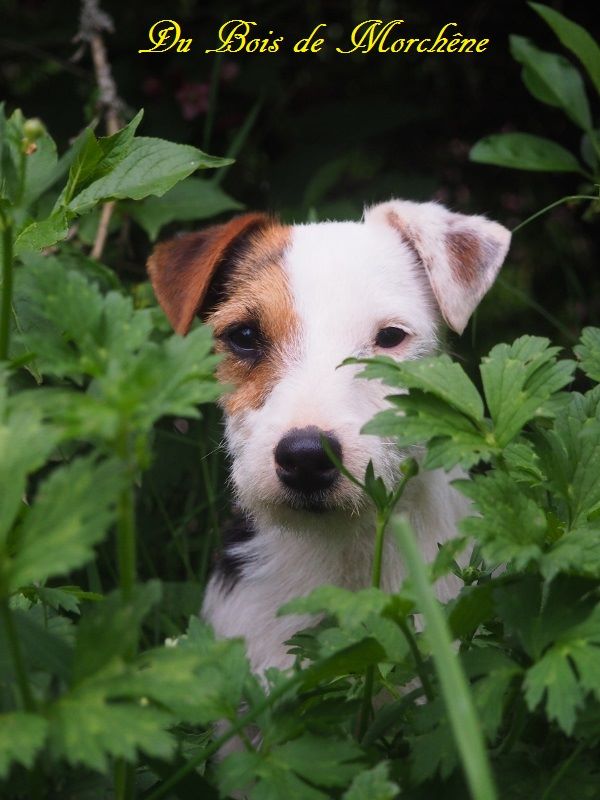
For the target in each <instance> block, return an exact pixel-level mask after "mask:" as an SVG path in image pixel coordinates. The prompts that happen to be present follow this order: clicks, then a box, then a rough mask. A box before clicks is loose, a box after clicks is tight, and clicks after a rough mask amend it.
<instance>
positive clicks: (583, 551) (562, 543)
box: [540, 528, 600, 581]
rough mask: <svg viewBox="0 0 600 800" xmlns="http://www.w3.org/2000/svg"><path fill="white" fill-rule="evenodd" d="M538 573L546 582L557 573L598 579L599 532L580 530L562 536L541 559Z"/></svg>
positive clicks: (599, 574)
mask: <svg viewBox="0 0 600 800" xmlns="http://www.w3.org/2000/svg"><path fill="white" fill-rule="evenodd" d="M540 572H541V573H542V575H543V576H544V578H546V580H548V581H550V580H552V579H553V578H554V577H555V576H556V575H558V574H559V572H563V573H565V574H567V575H582V576H586V577H590V578H600V530H599V529H598V528H580V529H578V530H574V531H568V532H567V533H565V534H563V536H562V537H561V538H560V539H559V540H558V542H557V543H556V544H555V545H554V546H553V547H552V549H551V550H550V551H549V552H547V553H545V554H544V556H543V557H542V559H541V562H540Z"/></svg>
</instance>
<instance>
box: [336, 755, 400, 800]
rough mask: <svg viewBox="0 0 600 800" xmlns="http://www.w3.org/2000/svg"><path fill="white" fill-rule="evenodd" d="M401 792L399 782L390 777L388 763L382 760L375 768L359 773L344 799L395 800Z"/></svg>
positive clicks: (343, 796) (345, 793)
mask: <svg viewBox="0 0 600 800" xmlns="http://www.w3.org/2000/svg"><path fill="white" fill-rule="evenodd" d="M399 793H400V787H399V786H398V784H397V783H394V782H393V781H391V780H390V779H389V766H388V764H387V763H386V762H385V761H382V762H380V763H379V764H377V766H376V767H373V769H369V770H366V771H365V772H361V773H359V774H358V775H357V776H356V777H355V778H354V780H353V781H352V783H351V784H350V788H349V789H348V790H347V791H346V792H344V794H343V795H342V800H394V798H395V797H397V796H398V795H399Z"/></svg>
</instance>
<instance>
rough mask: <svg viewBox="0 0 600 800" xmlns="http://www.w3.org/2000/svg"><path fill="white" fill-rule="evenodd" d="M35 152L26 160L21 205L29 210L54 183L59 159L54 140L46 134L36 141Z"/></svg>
mask: <svg viewBox="0 0 600 800" xmlns="http://www.w3.org/2000/svg"><path fill="white" fill-rule="evenodd" d="M35 148H36V149H35V151H34V152H33V153H31V154H29V155H26V156H25V158H24V162H25V163H24V166H25V175H24V179H23V195H22V199H21V202H20V205H21V206H22V207H23V208H29V206H31V205H32V203H34V202H35V201H36V200H37V199H38V197H40V195H42V194H43V193H44V192H45V191H46V189H47V188H48V187H49V186H51V184H52V183H53V181H54V175H55V172H56V165H57V162H58V158H57V155H56V145H55V143H54V140H53V139H52V138H51V137H50V136H49V135H48V134H47V133H44V134H42V136H40V137H39V138H38V139H36V141H35Z"/></svg>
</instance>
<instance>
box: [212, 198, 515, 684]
mask: <svg viewBox="0 0 600 800" xmlns="http://www.w3.org/2000/svg"><path fill="white" fill-rule="evenodd" d="M394 204H395V205H394ZM427 205H428V206H430V208H429V212H430V213H429V216H427V213H428V212H427V209H423V207H422V206H421V205H419V204H402V203H399V202H398V201H393V208H394V210H396V211H397V212H398V213H400V214H403V215H404V216H406V214H408V215H409V216H410V214H411V213H412V212H413V211H415V209H416V211H417V212H418V213H417V218H416V219H415V220H413V221H412V222H411V223H410V224H411V225H413V226H417V227H419V226H420V228H419V230H420V232H421V238H422V240H425V241H428V242H431V243H432V244H431V247H433V250H434V251H435V250H436V247H437V249H438V250H439V249H440V247H441V245H439V243H435V237H436V225H438V223H439V219H438V212H437V210H435V211H434V210H433V209H439V208H440V207H438V206H434V205H433V204H427ZM407 206H411V207H412V208H407ZM385 208H387V209H389V208H390V205H389V204H385ZM383 209H384V206H379V207H376V208H375V209H372V210H371V211H370V212H368V213H367V214H366V217H365V220H364V221H363V222H361V223H351V222H346V223H320V224H311V225H299V226H294V227H293V229H292V238H291V243H290V246H289V248H288V250H287V252H286V255H285V258H284V269H285V272H286V275H287V279H288V283H289V288H290V293H291V296H292V300H293V304H294V308H295V312H296V314H297V317H298V319H299V323H300V324H299V333H298V336H297V337H296V338H295V339H294V340H293V341H292V342H291V343H290V344H289V345H288V346H287V350H286V351H285V354H284V355H285V365H286V366H285V369H284V374H283V377H281V379H280V380H279V382H278V383H277V384H276V385H275V386H274V388H273V389H272V391H271V392H270V394H269V396H268V397H267V399H266V401H265V403H264V404H263V405H262V406H261V407H260V408H259V409H257V410H248V411H245V412H242V413H238V414H235V415H232V416H230V417H229V418H228V419H227V421H226V437H227V443H228V447H229V449H230V452H231V455H232V462H233V468H232V480H233V483H234V486H235V490H236V495H237V499H238V502H239V504H240V505H241V507H242V509H243V510H244V511H245V512H246V513H247V514H249V515H250V516H251V517H252V518H253V520H254V522H255V526H256V528H257V530H258V534H257V535H256V536H255V537H254V538H253V539H252V540H251V541H249V542H247V543H245V544H243V545H239V546H238V547H239V548H241V550H243V552H244V555H245V565H244V568H243V572H242V575H241V577H240V579H239V580H238V581H237V583H236V584H235V585H234V587H233V588H227V587H226V586H224V585H223V583H222V581H221V580H220V578H219V577H218V575H215V577H214V578H213V579H212V580H211V582H210V584H209V586H208V589H207V593H206V598H205V602H204V607H203V615H204V617H205V619H207V620H208V621H209V622H210V623H211V624H212V625H213V626H214V628H215V631H216V633H217V634H218V635H219V636H243V637H245V639H246V642H247V649H248V656H249V658H250V661H251V664H252V668H253V669H254V670H256V671H257V672H262V671H263V670H264V669H266V668H267V667H269V666H278V667H281V668H283V667H286V666H288V665H289V664H290V663H291V658H290V656H288V655H287V653H286V648H285V646H284V644H283V643H284V641H285V640H286V639H288V638H289V637H290V636H291V635H292V634H293V633H294V632H295V631H297V630H298V629H299V628H301V627H304V626H305V625H307V624H309V623H310V620H309V619H308V618H298V617H289V616H288V617H281V618H279V617H277V616H276V612H277V609H278V608H279V607H280V606H281V605H283V604H284V603H285V602H286V601H288V600H290V599H291V598H293V597H296V596H299V595H303V594H307V593H308V592H310V591H311V590H312V589H313V588H315V587H317V586H319V585H322V584H326V583H328V584H335V585H338V586H344V587H346V588H349V589H358V588H362V587H364V586H367V585H368V584H369V581H370V573H371V561H372V550H373V530H374V529H373V510H372V508H371V507H370V505H369V504H368V503H367V502H366V501H365V498H364V497H363V496H362V493H361V492H360V490H359V489H358V488H357V487H356V486H354V485H353V484H352V483H351V482H350V481H348V480H347V479H345V478H344V479H342V480H341V481H340V482H339V483H338V484H337V486H336V487H335V489H334V491H333V493H332V496H331V510H329V511H327V512H325V513H319V514H317V513H314V512H309V511H303V510H297V509H293V508H291V507H290V506H289V505H287V504H286V502H285V500H286V492H285V489H284V487H283V486H282V485H281V483H280V482H279V480H278V478H277V475H276V472H275V465H274V456H273V452H274V449H275V447H276V445H277V443H278V442H279V440H280V439H281V437H282V436H283V435H284V434H285V433H286V432H287V431H289V430H290V429H292V428H302V427H305V426H308V425H316V426H318V427H319V428H321V429H322V430H324V431H332V432H334V433H335V435H336V436H337V438H338V439H339V441H340V443H341V446H342V452H343V461H344V464H345V466H346V467H347V469H349V470H350V472H352V473H353V474H354V475H356V476H358V477H359V478H362V477H363V475H364V471H365V468H366V466H367V463H368V462H369V460H372V461H373V465H374V468H375V472H376V474H379V475H381V476H382V477H383V478H384V480H385V481H386V483H387V484H388V485H389V486H392V485H393V484H394V482H395V481H396V479H397V477H398V469H399V465H400V463H401V461H402V458H403V456H405V454H402V453H401V452H400V451H399V450H398V449H397V447H396V446H395V445H394V444H393V442H390V441H385V440H383V439H380V438H379V437H375V436H366V435H363V434H361V433H360V430H361V428H362V427H363V426H364V424H365V423H366V422H367V421H368V420H370V419H371V418H372V417H373V416H374V415H375V413H376V412H377V411H378V410H381V409H382V408H385V407H386V405H387V401H386V400H385V397H386V394H389V393H390V389H389V387H385V386H383V385H382V384H380V383H379V382H377V381H366V380H362V379H356V378H355V375H356V372H357V368H356V367H355V366H343V367H339V365H340V364H341V362H342V361H343V360H344V359H345V358H347V357H349V356H371V355H375V354H377V353H378V352H381V353H383V354H385V355H392V356H394V357H396V358H399V359H414V358H419V357H422V356H424V355H427V354H430V353H433V352H435V350H436V347H437V329H438V325H439V311H438V305H439V298H438V299H437V303H436V297H437V294H436V292H435V289H434V291H432V286H431V275H428V274H427V273H426V271H425V270H424V267H423V263H421V262H420V261H419V260H418V259H417V257H416V254H415V248H414V247H411V246H409V244H407V243H406V242H405V241H403V239H402V237H401V236H399V234H398V231H397V230H394V229H393V227H391V226H390V225H389V224H387V223H386V221H385V215H384V214H383ZM423 211H425V216H423ZM444 213H445V214H449V212H446V211H445V210H444ZM419 214H420V215H421V216H419ZM452 216H453V217H459V216H460V219H461V221H462V220H466V221H465V223H464V224H467V225H468V224H470V225H471V227H470V230H477V229H478V225H479V226H480V225H484V227H485V226H491V225H493V226H494V228H497V229H498V231H499V232H500V234H499V240H501V243H500V244H499V245H498V246H499V247H504V242H505V240H506V235H507V232H505V229H503V228H501V226H499V225H495V223H489V222H487V221H486V220H483V218H474V219H475V222H474V223H473V222H471V223H469V222H468V221H467V218H465V217H462V215H452ZM469 219H473V218H469ZM421 228H422V230H421ZM488 233H489V230H488V228H487V227H485V231H484V234H485V235H486V236H487V235H488ZM504 252H505V248H504ZM436 258H437V259H438V260H440V259H442V260H443V254H440V253H439V252H438V253H437V256H436ZM436 263H437V262H436ZM499 266H500V265H499V264H498V265H497V266H496V265H495V264H494V265H492V266H490V267H489V272H494V274H495V272H497V269H499ZM438 269H440V270H442V272H443V273H444V275H443V278H442V277H439V281H438V283H439V284H440V285H441V284H443V283H444V282H445V283H446V284H447V285H450V284H451V290H452V293H453V301H452V302H453V303H454V304H455V303H456V302H457V301H456V297H458V296H459V293H460V291H461V289H460V287H457V286H456V285H455V282H453V277H452V275H451V273H450V271H449V266H448V259H446V263H445V266H444V265H443V264H442V265H441V266H439V265H438ZM485 282H486V283H487V284H488V285H489V283H490V281H489V275H488V274H487V273H486V276H485ZM462 291H463V294H465V292H464V289H463V290H462ZM477 292H479V289H477ZM467 294H468V292H467ZM464 304H465V309H466V308H467V307H469V308H471V310H472V297H466V298H465V300H464ZM465 313H466V311H465V312H464V313H463V317H464V314H465ZM469 313H470V312H469ZM392 325H393V326H397V327H401V328H403V329H405V330H406V331H408V333H409V334H410V335H409V337H408V339H407V340H405V341H404V342H403V343H402V344H401V345H400V346H399V347H398V348H396V349H395V350H392V351H390V350H381V351H379V350H378V349H377V348H376V347H375V344H374V340H375V336H376V334H377V332H378V330H379V329H380V328H382V327H386V326H392ZM452 477H453V476H452V475H446V474H445V473H443V472H441V471H435V472H424V473H421V474H420V475H419V476H418V477H417V478H415V479H413V481H412V482H411V483H410V484H409V487H408V489H407V491H406V493H405V496H404V498H403V499H402V502H401V507H402V508H403V509H404V510H405V511H406V512H407V513H408V515H409V517H410V519H411V522H412V524H413V526H414V528H415V531H416V533H417V535H418V537H419V540H420V543H421V546H422V550H423V553H424V555H425V557H426V558H427V559H429V560H430V559H432V558H433V557H434V556H435V553H436V550H437V543H438V542H443V541H445V540H447V539H449V538H451V537H452V536H454V535H455V533H456V525H457V522H458V520H459V519H460V518H461V517H462V516H464V515H465V514H466V513H467V509H468V506H467V502H466V501H465V500H464V499H463V498H462V496H460V495H459V494H458V493H457V492H456V491H455V490H454V489H453V488H452V487H451V486H450V481H451V480H452ZM403 574H404V572H403V566H402V563H401V559H400V557H399V555H398V553H397V551H396V550H395V548H394V547H393V545H392V544H391V543H390V542H388V544H387V547H386V552H385V555H384V564H383V586H384V587H385V588H387V589H389V590H394V589H396V588H398V586H399V584H400V582H401V580H402V577H403ZM439 591H440V595H441V596H442V597H443V598H444V599H447V598H448V597H450V596H451V595H452V593H453V592H455V591H456V584H455V582H454V581H453V580H452V579H448V580H447V581H446V582H445V583H443V585H442V586H441V587H440V589H439Z"/></svg>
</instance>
